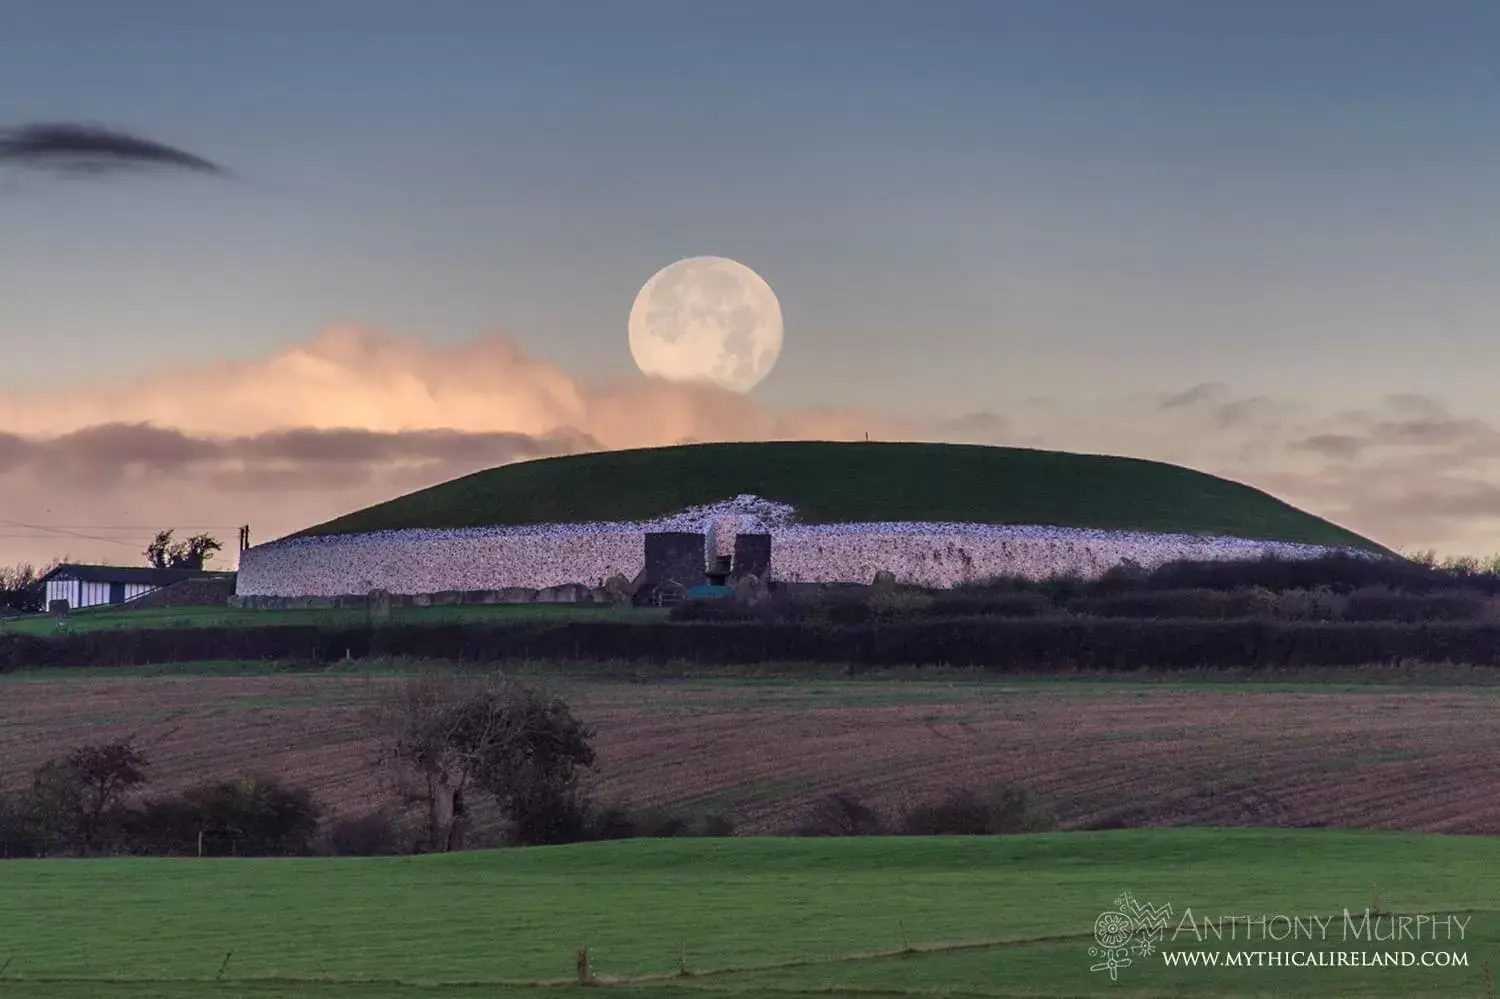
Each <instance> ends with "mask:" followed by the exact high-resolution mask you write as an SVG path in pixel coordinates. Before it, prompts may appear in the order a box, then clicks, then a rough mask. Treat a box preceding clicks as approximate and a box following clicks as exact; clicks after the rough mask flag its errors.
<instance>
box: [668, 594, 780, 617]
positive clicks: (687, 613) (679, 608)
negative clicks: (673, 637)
mask: <svg viewBox="0 0 1500 999" xmlns="http://www.w3.org/2000/svg"><path fill="white" fill-rule="evenodd" d="M759 616H761V615H759V614H757V613H756V611H755V609H754V608H752V607H747V606H745V605H744V604H742V603H740V602H739V601H738V600H734V599H732V598H730V597H721V598H719V599H716V600H684V601H682V602H681V603H679V604H675V605H673V607H672V609H671V610H670V611H668V612H667V619H668V620H670V621H753V620H755V619H756V618H757V617H759Z"/></svg>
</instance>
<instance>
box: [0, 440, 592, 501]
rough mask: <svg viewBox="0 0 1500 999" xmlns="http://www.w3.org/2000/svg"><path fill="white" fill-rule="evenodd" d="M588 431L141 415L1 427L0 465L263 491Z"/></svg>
mask: <svg viewBox="0 0 1500 999" xmlns="http://www.w3.org/2000/svg"><path fill="white" fill-rule="evenodd" d="M598 447H599V445H598V443H597V442H596V441H594V440H593V439H592V438H590V437H589V436H588V435H587V434H583V433H579V432H576V431H571V430H559V431H555V432H553V433H549V434H535V435H533V434H522V433H499V432H489V433H486V432H477V433H476V432H466V431H460V430H402V431H393V432H380V431H372V430H358V429H327V430H322V429H315V428H296V429H289V430H272V431H267V432H264V433H259V434H250V435H243V436H236V437H214V436H206V435H197V434H191V433H187V432H184V431H182V430H176V429H172V428H167V427H157V426H152V425H150V424H145V423H108V424H101V425H98V426H92V427H85V428H83V429H81V430H77V431H74V432H72V433H67V434H61V435H58V436H56V437H49V438H41V439H36V438H33V439H28V438H25V437H21V436H19V435H15V434H6V433H0V471H11V470H29V471H31V472H32V473H33V474H34V475H35V476H36V477H38V478H41V479H43V480H52V481H64V480H66V481H67V483H68V484H70V485H75V486H78V485H86V486H95V487H98V486H105V485H108V484H111V483H115V482H118V481H120V480H121V479H123V478H128V477H132V476H139V475H142V474H145V475H167V476H173V477H175V478H177V479H178V480H179V481H188V480H198V481H202V482H205V483H210V484H213V485H216V486H220V487H223V486H227V485H232V486H233V488H236V489H241V490H250V491H256V492H263V491H265V490H267V489H297V488H321V487H323V486H325V485H327V484H328V482H329V481H330V478H332V479H336V480H339V481H342V482H343V483H345V484H350V482H351V481H352V480H361V481H362V480H364V479H365V478H367V477H368V475H369V473H370V472H372V471H374V470H377V469H379V468H381V467H383V466H398V465H399V466H407V467H408V468H409V467H412V466H415V467H419V468H426V469H427V470H428V471H431V472H437V473H446V472H451V471H453V470H455V469H462V470H463V471H470V470H472V469H473V468H475V467H480V468H483V467H487V466H489V465H500V464H505V463H507V462H511V461H519V460H524V459H527V458H541V457H547V456H550V455H557V454H572V453H577V452H580V451H592V450H597V449H598Z"/></svg>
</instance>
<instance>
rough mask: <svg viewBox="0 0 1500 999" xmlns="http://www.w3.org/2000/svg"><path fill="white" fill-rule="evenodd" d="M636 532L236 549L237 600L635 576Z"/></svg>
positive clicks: (373, 539)
mask: <svg viewBox="0 0 1500 999" xmlns="http://www.w3.org/2000/svg"><path fill="white" fill-rule="evenodd" d="M643 542H644V537H643V534H642V533H640V532H618V531H583V530H579V529H576V528H575V529H574V530H572V531H571V532H567V531H548V532H543V531H535V532H524V533H522V532H516V533H498V532H492V531H485V530H482V529H477V530H473V531H420V530H413V531H389V532H382V533H380V534H359V535H332V536H328V537H317V538H297V539H294V540H291V541H285V542H273V543H271V544H268V545H261V546H259V547H256V548H251V549H250V550H248V551H246V552H243V553H242V554H241V555H240V570H239V582H238V585H237V588H236V590H237V593H238V594H239V595H240V596H242V597H334V596H344V595H349V594H364V593H368V592H369V591H371V590H374V589H384V590H389V591H390V592H391V593H396V594H416V593H442V592H447V591H455V590H460V591H463V590H503V589H510V588H513V587H519V588H525V589H532V590H538V589H543V588H546V587H550V586H561V585H563V584H564V583H583V584H586V585H588V586H597V585H599V584H600V583H601V582H602V581H603V580H605V579H608V578H609V577H610V576H613V575H615V574H617V573H618V574H620V575H622V576H625V577H626V578H627V579H633V578H635V576H636V574H637V573H639V572H640V571H641V567H642V566H643V565H644V564H645V547H644V543H643Z"/></svg>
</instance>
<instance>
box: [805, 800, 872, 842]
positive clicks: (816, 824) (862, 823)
mask: <svg viewBox="0 0 1500 999" xmlns="http://www.w3.org/2000/svg"><path fill="white" fill-rule="evenodd" d="M885 831H886V830H885V822H884V820H883V819H881V817H880V815H879V814H878V813H877V812H876V811H875V810H874V809H873V808H871V807H870V806H869V805H866V804H865V803H864V802H863V801H861V800H860V799H859V798H857V797H855V796H854V795H852V794H846V793H843V792H839V793H837V794H831V795H829V796H828V797H827V798H824V799H823V800H822V801H820V802H819V803H818V804H817V806H815V807H814V809H813V811H812V814H811V815H809V816H808V818H807V819H806V821H805V822H804V823H803V824H802V825H801V826H800V827H799V828H798V830H797V835H799V836H879V835H881V834H882V833H884V832H885Z"/></svg>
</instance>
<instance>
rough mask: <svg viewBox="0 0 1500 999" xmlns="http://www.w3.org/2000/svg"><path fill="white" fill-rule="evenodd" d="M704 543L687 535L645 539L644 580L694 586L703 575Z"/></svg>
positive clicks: (656, 535)
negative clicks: (674, 582) (671, 581)
mask: <svg viewBox="0 0 1500 999" xmlns="http://www.w3.org/2000/svg"><path fill="white" fill-rule="evenodd" d="M707 547H708V546H707V539H706V538H705V537H704V536H703V535H702V534H697V533H694V532H691V531H661V532H653V533H650V534H647V535H646V579H647V581H648V582H651V583H663V582H666V581H667V580H669V579H670V580H674V581H676V582H678V583H680V584H682V585H683V586H697V585H698V584H700V583H702V582H703V580H704V578H705V576H706V575H707V568H708V562H707V561H706V558H707Z"/></svg>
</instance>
